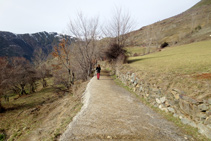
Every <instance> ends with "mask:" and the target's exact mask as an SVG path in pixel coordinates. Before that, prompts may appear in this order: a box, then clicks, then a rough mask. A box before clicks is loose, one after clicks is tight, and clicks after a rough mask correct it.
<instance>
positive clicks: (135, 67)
mask: <svg viewBox="0 0 211 141" xmlns="http://www.w3.org/2000/svg"><path fill="white" fill-rule="evenodd" d="M140 49H141V48H140ZM125 67H127V68H130V70H131V71H135V72H136V73H138V74H139V75H140V78H142V79H143V80H146V81H147V82H149V83H152V84H157V85H158V86H160V87H161V88H163V89H164V90H165V91H167V92H168V91H171V89H172V88H178V89H180V90H182V91H184V92H185V94H186V95H189V96H192V97H195V98H196V99H203V98H208V97H211V94H210V91H211V40H209V41H203V42H198V43H192V44H187V45H182V46H177V47H171V48H166V49H164V50H162V51H161V52H157V53H153V54H149V55H145V56H138V57H130V58H129V64H127V65H126V66H125Z"/></svg>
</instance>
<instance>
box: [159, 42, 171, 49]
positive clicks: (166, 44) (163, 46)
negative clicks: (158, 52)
mask: <svg viewBox="0 0 211 141" xmlns="http://www.w3.org/2000/svg"><path fill="white" fill-rule="evenodd" d="M168 45H169V44H168V43H167V42H164V43H162V44H161V46H160V48H165V47H167V46H168Z"/></svg>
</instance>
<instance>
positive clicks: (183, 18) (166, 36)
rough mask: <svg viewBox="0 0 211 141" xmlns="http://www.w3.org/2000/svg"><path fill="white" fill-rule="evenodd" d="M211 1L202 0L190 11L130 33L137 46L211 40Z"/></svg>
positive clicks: (132, 43) (133, 43)
mask: <svg viewBox="0 0 211 141" xmlns="http://www.w3.org/2000/svg"><path fill="white" fill-rule="evenodd" d="M210 35H211V1H210V0H202V1H200V2H199V3H197V4H196V5H195V6H193V7H192V8H190V9H189V10H187V11H185V12H183V13H181V14H179V15H176V16H174V17H171V18H168V19H165V20H162V21H159V22H156V23H154V24H151V25H148V26H145V27H142V28H141V29H139V30H136V31H134V32H131V33H130V39H131V41H132V39H133V41H134V42H129V43H128V44H131V45H137V46H148V45H150V46H160V45H161V44H162V43H164V42H168V43H169V44H170V45H174V44H186V43H191V42H197V41H202V40H209V39H211V37H210Z"/></svg>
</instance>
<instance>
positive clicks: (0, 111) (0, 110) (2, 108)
mask: <svg viewBox="0 0 211 141" xmlns="http://www.w3.org/2000/svg"><path fill="white" fill-rule="evenodd" d="M4 111H5V109H4V107H3V106H2V105H1V99H0V113H2V112H4Z"/></svg>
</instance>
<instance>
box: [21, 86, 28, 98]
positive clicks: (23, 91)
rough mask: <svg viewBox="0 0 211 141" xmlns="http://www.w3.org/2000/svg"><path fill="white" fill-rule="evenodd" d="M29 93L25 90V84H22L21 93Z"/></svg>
mask: <svg viewBox="0 0 211 141" xmlns="http://www.w3.org/2000/svg"><path fill="white" fill-rule="evenodd" d="M24 94H27V93H26V91H25V84H21V95H24Z"/></svg>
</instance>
